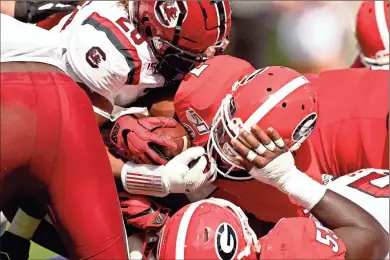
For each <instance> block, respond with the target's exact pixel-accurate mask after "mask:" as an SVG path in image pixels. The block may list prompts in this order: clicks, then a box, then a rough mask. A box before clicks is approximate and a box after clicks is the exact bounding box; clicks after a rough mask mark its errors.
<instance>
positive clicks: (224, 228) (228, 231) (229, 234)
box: [215, 223, 238, 260]
mask: <svg viewBox="0 0 390 260" xmlns="http://www.w3.org/2000/svg"><path fill="white" fill-rule="evenodd" d="M237 247H238V238H237V233H236V231H235V230H234V229H233V227H232V226H231V225H229V224H228V223H222V224H220V225H219V226H218V228H217V232H216V236H215V250H216V252H217V256H218V258H219V259H221V260H230V259H233V258H234V257H235V255H236V253H237Z"/></svg>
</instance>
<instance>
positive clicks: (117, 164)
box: [107, 147, 125, 181]
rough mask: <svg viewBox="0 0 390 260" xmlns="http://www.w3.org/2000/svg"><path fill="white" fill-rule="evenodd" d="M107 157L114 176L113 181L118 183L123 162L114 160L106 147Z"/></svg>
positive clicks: (117, 159)
mask: <svg viewBox="0 0 390 260" xmlns="http://www.w3.org/2000/svg"><path fill="white" fill-rule="evenodd" d="M107 155H108V159H109V161H110V165H111V170H112V173H113V174H114V178H115V180H117V181H120V180H121V171H122V168H123V166H124V165H125V162H124V161H123V160H122V159H120V158H116V157H115V156H114V155H112V154H111V152H110V151H109V149H108V147H107Z"/></svg>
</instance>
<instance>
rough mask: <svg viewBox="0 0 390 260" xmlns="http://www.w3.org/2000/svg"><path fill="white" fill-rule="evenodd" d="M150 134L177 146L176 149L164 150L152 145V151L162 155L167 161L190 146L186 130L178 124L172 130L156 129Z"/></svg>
mask: <svg viewBox="0 0 390 260" xmlns="http://www.w3.org/2000/svg"><path fill="white" fill-rule="evenodd" d="M152 133H154V134H156V135H158V136H161V137H163V138H166V139H168V140H171V141H173V142H175V143H176V144H177V148H176V149H170V148H165V147H161V146H159V145H156V144H152V147H153V149H154V150H156V151H157V152H160V153H161V154H163V155H164V156H165V157H166V158H167V159H168V160H169V159H172V158H173V157H175V156H176V155H178V154H180V153H182V152H183V151H185V150H187V149H188V148H189V147H190V146H191V140H190V137H189V135H188V133H187V131H186V129H185V128H184V127H183V126H182V125H181V124H180V123H178V124H177V125H176V127H172V128H157V129H155V130H153V131H152Z"/></svg>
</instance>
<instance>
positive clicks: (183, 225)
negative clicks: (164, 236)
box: [175, 200, 207, 259]
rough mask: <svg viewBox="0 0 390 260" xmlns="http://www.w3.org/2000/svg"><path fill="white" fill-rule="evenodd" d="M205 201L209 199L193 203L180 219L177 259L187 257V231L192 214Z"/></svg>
mask: <svg viewBox="0 0 390 260" xmlns="http://www.w3.org/2000/svg"><path fill="white" fill-rule="evenodd" d="M205 202H207V201H205V200H201V201H198V202H195V203H192V204H191V205H190V206H189V207H188V208H187V210H186V211H185V212H184V214H183V217H182V218H181V220H180V225H179V230H178V231H177V238H176V250H175V256H176V257H175V259H185V254H184V250H185V247H186V246H185V245H186V238H187V231H188V227H189V225H190V221H191V218H192V215H193V214H194V212H195V210H196V209H197V208H198V207H199V206H200V204H202V203H205Z"/></svg>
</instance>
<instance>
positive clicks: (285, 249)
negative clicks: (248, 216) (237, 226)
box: [259, 218, 347, 259]
mask: <svg viewBox="0 0 390 260" xmlns="http://www.w3.org/2000/svg"><path fill="white" fill-rule="evenodd" d="M259 242H260V245H261V251H260V259H345V255H346V251H347V250H346V247H345V244H344V242H343V241H342V240H341V239H339V238H338V237H337V236H336V235H335V234H334V233H333V231H331V230H329V229H327V228H325V227H323V226H322V225H321V224H320V223H319V222H318V221H315V220H314V219H308V218H284V219H282V220H280V221H279V222H278V223H277V224H276V226H275V227H274V228H273V229H272V230H271V231H270V232H269V233H268V234H267V235H266V236H264V237H262V238H260V239H259Z"/></svg>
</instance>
